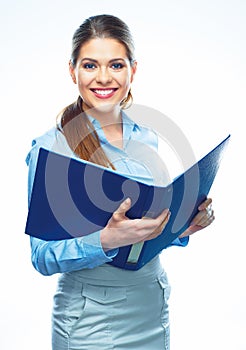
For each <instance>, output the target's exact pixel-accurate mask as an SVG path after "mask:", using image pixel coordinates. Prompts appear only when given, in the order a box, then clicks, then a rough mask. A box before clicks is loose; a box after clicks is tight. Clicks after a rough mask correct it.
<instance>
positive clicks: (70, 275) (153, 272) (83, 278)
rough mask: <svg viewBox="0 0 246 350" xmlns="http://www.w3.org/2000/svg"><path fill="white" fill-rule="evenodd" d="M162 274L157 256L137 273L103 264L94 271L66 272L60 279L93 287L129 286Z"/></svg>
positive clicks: (154, 278)
mask: <svg viewBox="0 0 246 350" xmlns="http://www.w3.org/2000/svg"><path fill="white" fill-rule="evenodd" d="M163 274H165V271H164V269H163V267H162V265H161V262H160V258H159V256H157V257H155V258H154V259H152V260H151V261H150V262H149V263H148V264H146V265H145V266H143V267H142V268H141V269H139V270H137V271H131V270H124V269H120V268H118V267H114V266H112V265H110V264H104V265H101V266H98V267H96V268H94V269H83V270H79V271H73V272H67V273H64V274H63V275H62V277H61V278H62V279H72V280H76V281H78V282H84V283H89V284H93V285H104V286H129V285H138V284H142V283H145V282H147V281H148V282H149V281H151V280H156V279H158V278H159V277H160V276H161V275H163Z"/></svg>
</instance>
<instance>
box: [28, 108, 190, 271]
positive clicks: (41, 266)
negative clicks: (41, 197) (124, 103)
mask: <svg viewBox="0 0 246 350" xmlns="http://www.w3.org/2000/svg"><path fill="white" fill-rule="evenodd" d="M90 120H91V122H92V123H93V125H94V127H95V129H96V131H97V133H98V136H99V139H100V142H101V145H102V147H103V149H104V151H105V152H106V154H107V156H108V158H109V159H110V161H111V162H112V163H113V164H114V166H115V168H116V169H117V172H119V173H121V174H123V175H125V176H128V177H131V178H135V179H137V180H140V181H143V182H145V183H148V184H152V183H155V184H158V185H165V184H167V182H169V179H168V176H167V175H166V169H165V166H164V164H163V163H162V161H161V158H160V156H159V155H158V152H157V150H158V136H157V134H156V133H155V132H154V131H153V130H151V129H149V128H146V127H143V126H139V125H137V124H136V123H135V122H134V121H132V120H131V119H130V118H129V117H128V116H127V115H126V114H125V113H122V123H123V148H122V149H120V148H117V147H115V146H113V145H112V144H110V143H109V142H108V141H107V139H106V137H105V135H104V132H103V130H102V129H101V128H100V124H99V122H98V121H97V120H96V119H93V118H92V117H90ZM40 147H42V148H46V149H48V150H52V151H54V152H57V153H60V154H63V155H67V156H69V157H73V158H77V156H76V155H75V154H74V153H73V152H72V150H71V149H70V147H69V146H68V144H67V141H66V139H65V136H64V135H63V134H62V132H60V131H59V130H58V129H57V128H55V127H54V128H52V129H51V130H49V131H48V132H46V133H45V134H44V135H42V136H40V137H38V138H36V139H34V140H33V142H32V148H31V150H30V152H29V153H28V155H27V158H26V163H27V165H28V166H29V172H28V202H30V197H31V191H32V186H33V180H34V175H35V169H36V163H37V158H38V152H39V148H40ZM77 159H78V158H77ZM82 229H83V228H81V230H82ZM30 243H31V259H32V263H33V266H34V267H35V269H36V270H37V271H39V272H40V273H41V274H43V275H52V274H55V273H63V272H70V271H76V270H81V269H85V268H87V269H88V268H95V267H97V266H99V265H102V264H104V263H107V262H110V261H112V259H113V257H115V256H116V255H117V253H118V249H113V250H111V251H108V252H106V253H105V252H104V250H103V249H102V246H101V242H100V231H97V232H94V233H92V234H90V235H87V236H83V237H80V238H73V239H69V240H61V241H43V240H40V239H38V238H35V237H30ZM187 243H188V238H182V239H176V240H175V241H174V242H173V243H172V244H171V245H179V246H185V245H187Z"/></svg>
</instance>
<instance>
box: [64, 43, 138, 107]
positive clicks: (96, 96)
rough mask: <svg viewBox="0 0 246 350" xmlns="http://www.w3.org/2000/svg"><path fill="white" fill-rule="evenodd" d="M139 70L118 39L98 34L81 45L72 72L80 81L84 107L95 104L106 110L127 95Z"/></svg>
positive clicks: (77, 82) (75, 79) (117, 104)
mask: <svg viewBox="0 0 246 350" xmlns="http://www.w3.org/2000/svg"><path fill="white" fill-rule="evenodd" d="M135 71H136V63H134V65H133V66H131V65H130V61H129V59H128V57H127V52H126V48H125V46H124V45H123V44H121V43H120V42H118V41H117V40H115V39H109V38H107V39H106V38H104V39H101V38H96V39H91V40H90V41H88V42H86V43H85V44H84V45H83V46H82V47H81V49H80V53H79V57H78V60H77V63H76V66H75V67H74V66H73V65H72V64H71V63H70V74H71V76H72V79H73V81H74V83H76V84H78V89H79V93H80V95H81V97H82V99H83V108H84V110H88V109H89V108H96V109H97V110H98V111H102V112H107V111H109V110H112V108H114V109H115V108H117V107H119V105H120V102H121V101H122V100H123V99H124V98H125V97H126V96H127V94H128V91H129V89H130V85H131V82H132V80H133V77H134V74H135Z"/></svg>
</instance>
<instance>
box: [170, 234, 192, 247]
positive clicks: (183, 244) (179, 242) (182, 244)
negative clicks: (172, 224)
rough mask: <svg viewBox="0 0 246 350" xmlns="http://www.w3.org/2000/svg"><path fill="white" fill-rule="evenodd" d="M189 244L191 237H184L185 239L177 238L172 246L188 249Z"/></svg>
mask: <svg viewBox="0 0 246 350" xmlns="http://www.w3.org/2000/svg"><path fill="white" fill-rule="evenodd" d="M188 243H189V236H187V237H183V238H176V239H175V240H174V241H173V242H172V243H171V246H173V245H175V246H178V247H186V246H187V244H188Z"/></svg>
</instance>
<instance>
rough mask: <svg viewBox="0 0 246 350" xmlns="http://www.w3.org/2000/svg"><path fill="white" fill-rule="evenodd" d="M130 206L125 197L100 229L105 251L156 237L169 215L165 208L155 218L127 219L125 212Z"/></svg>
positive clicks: (128, 199)
mask: <svg viewBox="0 0 246 350" xmlns="http://www.w3.org/2000/svg"><path fill="white" fill-rule="evenodd" d="M130 207H131V200H130V198H127V199H126V200H125V201H124V202H122V203H121V205H120V206H119V207H118V209H117V210H116V211H115V212H114V213H113V215H112V217H111V218H110V220H109V221H108V223H107V226H106V227H105V228H104V229H103V230H102V231H101V236H100V238H101V244H102V247H103V249H104V250H105V251H107V250H110V249H114V248H118V247H123V246H126V245H130V244H134V243H138V242H143V241H147V240H150V239H153V238H156V237H157V236H159V234H160V233H161V232H162V231H163V229H164V227H165V226H166V224H167V222H168V220H169V217H170V212H169V210H168V209H165V210H164V211H163V212H162V213H161V214H160V215H159V216H158V217H157V218H155V219H152V218H147V217H144V218H142V219H129V218H128V217H127V216H126V212H127V211H128V210H129V209H130Z"/></svg>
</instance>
